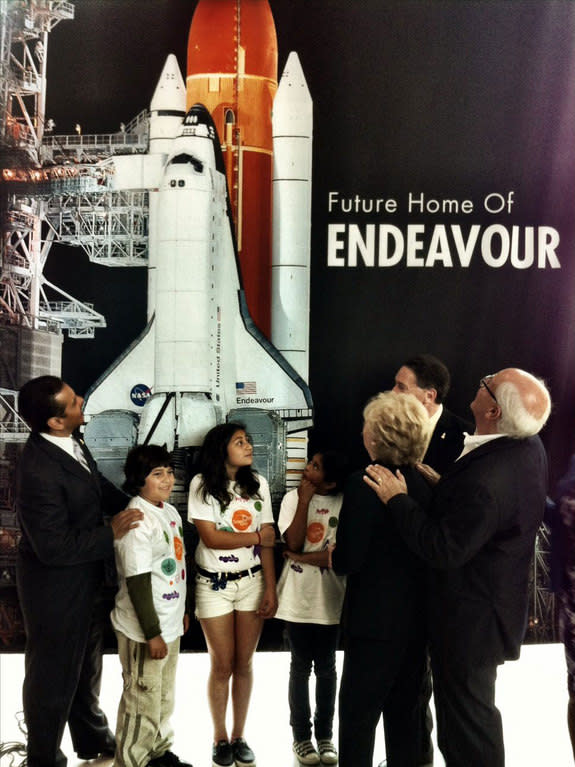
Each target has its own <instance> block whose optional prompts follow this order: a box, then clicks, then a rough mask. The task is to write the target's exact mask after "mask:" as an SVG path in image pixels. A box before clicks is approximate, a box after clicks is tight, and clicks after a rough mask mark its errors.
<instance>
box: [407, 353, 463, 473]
mask: <svg viewBox="0 0 575 767" xmlns="http://www.w3.org/2000/svg"><path fill="white" fill-rule="evenodd" d="M450 383H451V377H450V375H449V370H448V369H447V368H446V367H445V365H444V364H443V362H441V360H438V359H437V357H433V356H432V355H431V354H418V355H417V356H415V357H410V358H409V359H408V360H406V361H405V362H404V363H403V365H402V366H401V367H400V368H399V370H398V371H397V373H396V374H395V385H394V387H393V391H394V392H397V393H398V394H413V395H414V396H415V397H416V398H417V399H418V400H419V401H420V402H421V403H422V404H423V406H424V407H425V409H426V410H427V412H428V414H429V418H430V420H431V422H432V426H433V432H432V434H431V439H430V441H429V444H428V446H427V451H426V453H425V455H424V457H423V463H425V464H427V465H428V466H431V468H432V469H435V471H437V472H439V474H443V472H444V471H445V470H446V469H447V468H449V466H451V464H452V463H453V462H454V461H455V460H456V459H457V458H458V457H459V455H460V453H461V451H462V449H463V435H464V432H470V433H471V432H472V431H473V425H472V424H471V423H469V422H468V421H464V420H463V418H459V416H456V415H455V414H454V413H452V412H451V411H450V410H448V409H447V408H446V407H445V405H444V404H443V403H444V402H445V398H446V397H447V393H448V391H449V385H450Z"/></svg>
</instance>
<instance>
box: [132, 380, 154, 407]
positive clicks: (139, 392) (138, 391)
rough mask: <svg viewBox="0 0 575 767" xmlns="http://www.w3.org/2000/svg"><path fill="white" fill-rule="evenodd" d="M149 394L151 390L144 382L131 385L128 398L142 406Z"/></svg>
mask: <svg viewBox="0 0 575 767" xmlns="http://www.w3.org/2000/svg"><path fill="white" fill-rule="evenodd" d="M151 395H152V390H151V389H150V387H149V386H146V384H136V385H135V386H133V387H132V391H131V392H130V399H131V400H132V403H133V404H134V405H137V406H138V407H144V405H145V404H146V400H148V399H149V398H150V397H151Z"/></svg>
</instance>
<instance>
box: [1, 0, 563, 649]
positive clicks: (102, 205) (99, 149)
mask: <svg viewBox="0 0 575 767" xmlns="http://www.w3.org/2000/svg"><path fill="white" fill-rule="evenodd" d="M74 13H75V9H74V4H73V3H71V2H65V1H64V0H0V158H1V164H0V165H1V167H0V174H1V178H0V220H1V237H0V269H1V273H0V652H1V651H3V650H10V649H11V648H13V647H15V646H16V645H18V644H20V646H21V643H22V641H23V627H22V623H21V618H20V615H19V610H18V606H17V599H16V596H15V588H14V563H15V553H16V547H17V543H18V538H19V531H18V525H17V521H16V517H15V510H14V476H15V466H16V463H17V459H18V455H19V451H20V449H21V446H22V444H23V443H24V442H25V440H26V438H27V435H28V428H27V426H26V425H25V424H24V423H23V422H22V421H21V419H20V418H19V416H18V414H17V408H16V399H17V391H18V389H19V388H20V386H21V385H22V384H23V383H24V382H25V381H26V380H28V379H30V378H32V377H35V376H37V375H43V374H53V375H60V373H61V364H62V343H63V334H64V333H67V334H68V336H69V338H84V339H86V338H88V339H89V338H94V336H95V331H96V329H98V328H103V327H105V326H106V319H105V317H104V316H103V315H102V314H100V313H99V312H98V311H97V309H96V308H95V307H94V305H92V304H88V303H84V302H82V301H79V300H77V299H76V298H74V297H73V296H72V295H70V294H68V293H67V292H66V291H64V290H62V289H61V288H59V287H58V286H57V285H55V284H52V283H51V282H49V281H48V280H47V278H46V277H45V276H44V267H45V265H46V262H47V259H48V257H49V254H50V250H51V247H52V245H53V244H54V243H59V244H62V245H69V246H72V247H81V248H82V249H83V250H84V251H85V252H86V253H87V254H88V256H89V259H90V261H91V262H93V263H98V264H101V265H105V266H110V267H146V266H147V263H148V218H149V213H150V195H149V192H148V191H147V190H146V189H140V190H134V189H116V188H114V184H113V175H114V168H113V158H115V157H118V156H120V155H126V156H130V155H144V154H146V153H147V152H148V151H149V138H150V112H149V110H148V109H145V110H143V111H142V112H140V114H138V115H137V116H136V117H135V118H134V119H133V120H132V121H131V122H129V123H126V124H125V125H122V126H121V127H120V129H119V130H117V131H115V132H111V133H104V134H95V135H94V134H92V135H91V134H83V133H82V131H81V130H77V131H76V132H75V133H73V134H71V135H58V134H57V133H55V130H54V129H55V127H56V126H54V124H53V121H52V120H51V119H50V118H49V116H47V115H46V86H47V59H48V47H49V34H50V32H51V30H52V29H53V28H54V27H55V26H56V25H57V24H59V23H61V22H67V21H72V20H73V19H74ZM78 127H79V126H78ZM275 204H276V203H275V200H274V205H275ZM111 279H113V275H112V276H111ZM276 438H277V440H278V442H279V443H281V444H282V445H283V446H284V449H285V452H284V454H282V456H281V460H282V461H283V462H284V469H283V471H284V473H283V481H282V483H281V489H282V491H283V489H285V486H286V484H287V485H288V486H289V485H290V484H291V486H294V484H296V483H297V480H298V479H299V476H300V474H301V469H302V468H303V465H304V464H305V457H306V450H307V440H306V439H305V436H304V432H299V433H297V434H296V435H294V438H293V439H292V442H291V445H290V444H288V443H289V438H288V437H287V435H286V434H285V431H282V429H281V424H280V425H279V426H278V432H277V434H276ZM263 452H264V451H263V450H262V452H261V458H262V460H263V459H264V455H263ZM268 452H269V451H268ZM288 453H289V455H290V456H291V458H290V460H291V461H292V463H291V467H290V466H289V465H288V467H287V472H286V470H285V462H286V454H288ZM256 455H257V445H256ZM96 457H97V458H99V460H101V461H102V462H103V463H104V464H105V461H106V455H105V451H104V453H103V454H102V455H99V456H96ZM178 460H179V461H181V463H182V466H180V467H179V468H180V469H181V470H182V471H184V467H183V463H184V461H183V458H182V456H181V455H180V456H179V457H178ZM178 470H179V469H178V467H177V471H178ZM274 471H276V472H277V471H278V469H277V466H276V467H275V468H274ZM286 474H287V477H286ZM290 475H291V483H290ZM286 480H287V481H286ZM270 484H272V483H270ZM278 492H279V485H278V486H277V489H276V496H277V493H278ZM180 496H181V497H180V500H181V502H182V503H183V501H184V499H185V493H184V487H183V486H182V487H180ZM182 503H180V507H181V506H182ZM547 543H548V541H547V538H546V537H545V535H544V534H541V535H540V536H538V542H537V547H538V548H537V550H536V552H535V558H534V569H533V579H532V581H533V582H532V590H533V599H532V611H533V615H530V626H532V627H533V631H532V632H531V633H532V637H531V639H532V641H550V640H552V639H554V638H555V627H554V625H553V623H554V619H553V598H552V595H550V594H549V592H548V591H547V590H546V584H545V579H546V568H547V564H546V557H547V553H546V546H547Z"/></svg>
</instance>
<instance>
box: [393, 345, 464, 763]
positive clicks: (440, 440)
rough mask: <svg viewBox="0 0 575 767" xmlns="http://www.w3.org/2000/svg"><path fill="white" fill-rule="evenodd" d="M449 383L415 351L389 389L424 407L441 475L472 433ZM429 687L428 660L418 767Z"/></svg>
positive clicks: (430, 461)
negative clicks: (454, 407)
mask: <svg viewBox="0 0 575 767" xmlns="http://www.w3.org/2000/svg"><path fill="white" fill-rule="evenodd" d="M450 384H451V376H450V375H449V370H448V369H447V367H446V366H445V365H444V364H443V362H441V360H439V359H437V357H434V356H433V355H431V354H418V355H416V356H414V357H410V358H409V359H407V360H406V361H405V362H404V363H403V365H402V366H401V367H400V368H399V370H398V371H397V373H396V374H395V385H394V387H393V391H395V392H397V393H398V394H413V395H414V397H416V398H417V399H418V400H419V401H420V402H421V403H422V404H423V406H424V407H425V409H426V411H427V414H428V415H429V418H430V420H431V425H432V427H433V430H432V432H431V437H430V440H429V443H428V445H427V450H426V452H425V455H424V457H423V463H424V464H426V465H427V466H430V467H431V468H432V469H433V470H434V471H435V472H438V473H439V474H443V472H444V471H446V470H447V469H448V468H449V467H450V466H451V465H452V464H453V463H454V461H456V460H457V458H459V456H460V455H461V451H462V450H463V439H464V436H465V433H466V432H467V433H469V434H471V433H472V432H473V424H471V423H469V422H468V421H465V420H463V418H459V416H457V415H455V413H452V412H451V411H450V410H448V409H447V408H446V407H445V405H444V404H443V403H444V402H445V398H446V397H447V393H448V391H449V386H450ZM432 689H433V686H432V681H431V669H430V668H429V662H428V667H427V673H426V675H425V677H424V683H423V688H422V690H421V698H420V706H421V720H422V721H421V727H420V729H419V737H420V743H419V758H418V762H417V764H418V767H427V766H428V765H430V764H433V743H432V742H431V731H432V730H433V717H432V715H431V709H430V707H429V702H430V700H431V693H432ZM379 767H387V762H386V761H383V762H381V764H380V765H379Z"/></svg>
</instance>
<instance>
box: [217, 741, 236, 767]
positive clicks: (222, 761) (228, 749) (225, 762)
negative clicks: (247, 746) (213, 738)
mask: <svg viewBox="0 0 575 767" xmlns="http://www.w3.org/2000/svg"><path fill="white" fill-rule="evenodd" d="M233 763H234V755H233V753H232V746H231V744H230V743H228V741H227V740H218V742H217V743H216V744H214V747H213V748H212V767H232V765H233Z"/></svg>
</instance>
